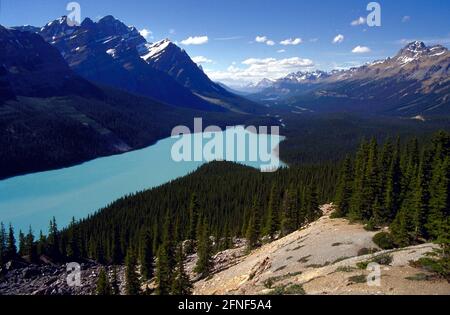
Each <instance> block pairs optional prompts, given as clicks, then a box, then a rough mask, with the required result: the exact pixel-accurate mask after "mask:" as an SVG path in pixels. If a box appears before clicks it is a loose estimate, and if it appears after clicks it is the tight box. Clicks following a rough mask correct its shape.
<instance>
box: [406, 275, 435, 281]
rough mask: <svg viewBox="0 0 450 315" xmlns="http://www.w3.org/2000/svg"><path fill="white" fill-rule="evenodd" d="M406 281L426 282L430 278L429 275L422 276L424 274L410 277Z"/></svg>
mask: <svg viewBox="0 0 450 315" xmlns="http://www.w3.org/2000/svg"><path fill="white" fill-rule="evenodd" d="M405 279H406V280H410V281H428V280H431V279H432V277H431V276H430V275H427V274H424V273H418V274H415V275H414V276H411V277H406V278H405Z"/></svg>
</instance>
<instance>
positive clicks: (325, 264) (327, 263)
mask: <svg viewBox="0 0 450 315" xmlns="http://www.w3.org/2000/svg"><path fill="white" fill-rule="evenodd" d="M330 264H331V263H330V262H329V261H327V262H325V263H324V264H323V265H320V264H311V265H308V266H306V268H322V267H326V266H328V265H330Z"/></svg>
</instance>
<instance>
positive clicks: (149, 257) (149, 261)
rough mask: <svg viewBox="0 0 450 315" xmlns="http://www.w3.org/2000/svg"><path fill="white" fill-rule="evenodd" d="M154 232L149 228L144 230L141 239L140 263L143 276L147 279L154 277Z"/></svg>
mask: <svg viewBox="0 0 450 315" xmlns="http://www.w3.org/2000/svg"><path fill="white" fill-rule="evenodd" d="M152 243H153V240H152V233H151V232H150V231H149V230H143V232H142V233H141V240H140V259H139V260H140V263H141V276H142V277H143V278H144V279H145V280H150V279H151V278H152V277H153V249H152Z"/></svg>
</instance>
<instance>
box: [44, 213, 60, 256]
mask: <svg viewBox="0 0 450 315" xmlns="http://www.w3.org/2000/svg"><path fill="white" fill-rule="evenodd" d="M47 246H48V249H47V250H46V252H47V254H48V255H49V256H50V258H52V259H53V260H54V261H60V259H61V252H60V249H59V233H58V226H57V224H56V219H55V217H53V219H52V221H50V227H49V231H48V239H47Z"/></svg>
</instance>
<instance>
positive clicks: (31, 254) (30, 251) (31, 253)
mask: <svg viewBox="0 0 450 315" xmlns="http://www.w3.org/2000/svg"><path fill="white" fill-rule="evenodd" d="M25 255H27V256H28V259H29V261H30V262H31V263H35V262H37V261H38V252H37V246H36V243H35V241H34V235H33V230H32V229H31V225H30V228H29V230H28V234H27V236H26V249H25Z"/></svg>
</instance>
